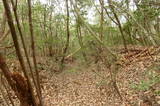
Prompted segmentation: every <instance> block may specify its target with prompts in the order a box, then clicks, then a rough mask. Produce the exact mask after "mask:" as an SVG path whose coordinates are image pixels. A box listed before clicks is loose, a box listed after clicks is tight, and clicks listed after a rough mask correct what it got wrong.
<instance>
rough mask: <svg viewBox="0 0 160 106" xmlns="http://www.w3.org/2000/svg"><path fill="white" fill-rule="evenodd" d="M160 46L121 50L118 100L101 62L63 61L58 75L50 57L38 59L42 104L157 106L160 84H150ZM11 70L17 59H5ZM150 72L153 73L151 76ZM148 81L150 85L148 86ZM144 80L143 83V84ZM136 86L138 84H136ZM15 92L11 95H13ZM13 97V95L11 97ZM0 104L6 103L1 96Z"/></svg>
mask: <svg viewBox="0 0 160 106" xmlns="http://www.w3.org/2000/svg"><path fill="white" fill-rule="evenodd" d="M159 51H160V48H158V47H157V48H155V47H154V48H153V47H150V48H141V47H139V48H136V49H130V51H129V53H127V52H125V51H124V50H123V49H119V50H118V51H117V52H118V53H119V54H120V55H121V56H122V59H121V60H120V62H121V64H122V66H121V69H120V70H119V72H118V74H117V84H118V88H119V91H120V93H121V95H122V97H123V101H121V100H120V98H119V96H118V95H117V94H116V92H115V91H114V89H113V88H112V87H111V86H110V79H109V71H108V69H107V68H106V67H105V66H104V65H103V63H102V62H100V61H99V62H98V63H96V64H95V63H93V62H92V63H90V64H89V65H86V64H85V63H83V64H82V63H80V62H78V61H77V60H74V62H66V63H67V64H66V68H65V70H64V71H63V72H62V73H58V74H57V72H56V71H57V65H56V64H55V62H53V61H51V59H47V58H39V59H38V68H39V72H40V81H41V86H42V88H43V89H42V93H43V99H44V104H45V106H160V96H159V94H157V93H156V91H159V90H160V83H159V81H158V82H155V83H152V82H153V81H152V79H153V76H154V75H159V71H160V70H159V68H155V67H159V61H160V56H159V55H158V52H159ZM7 63H8V64H9V66H10V69H11V70H18V69H19V65H18V61H17V60H15V59H8V62H7ZM151 74H154V75H153V76H151ZM147 81H150V82H151V84H150V85H149V87H148V88H147V84H148V83H147ZM142 82H143V83H142ZM138 85H139V86H138ZM13 95H14V94H13ZM12 97H13V99H16V97H14V96H12ZM0 106H5V104H4V102H3V99H2V96H0Z"/></svg>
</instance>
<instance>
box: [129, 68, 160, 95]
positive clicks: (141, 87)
mask: <svg viewBox="0 0 160 106" xmlns="http://www.w3.org/2000/svg"><path fill="white" fill-rule="evenodd" d="M145 76H146V77H147V79H148V80H141V81H140V83H138V84H131V87H132V88H133V89H135V90H138V91H147V90H150V89H154V88H155V86H156V85H157V84H159V83H160V75H158V74H157V73H155V71H149V72H146V73H145ZM153 93H155V94H157V95H160V90H158V89H154V91H153Z"/></svg>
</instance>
